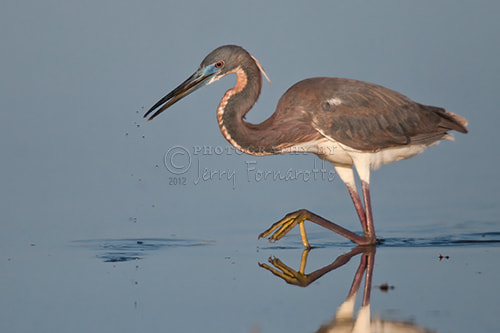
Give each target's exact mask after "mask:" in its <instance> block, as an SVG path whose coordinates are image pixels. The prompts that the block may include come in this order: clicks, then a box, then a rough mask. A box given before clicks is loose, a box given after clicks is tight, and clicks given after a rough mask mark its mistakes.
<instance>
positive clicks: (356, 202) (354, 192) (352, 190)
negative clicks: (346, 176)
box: [347, 185, 368, 234]
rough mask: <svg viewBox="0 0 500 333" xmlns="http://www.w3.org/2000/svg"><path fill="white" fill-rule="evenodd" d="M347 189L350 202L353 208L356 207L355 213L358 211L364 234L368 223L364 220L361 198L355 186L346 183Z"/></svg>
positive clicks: (364, 214)
mask: <svg viewBox="0 0 500 333" xmlns="http://www.w3.org/2000/svg"><path fill="white" fill-rule="evenodd" d="M347 190H348V191H349V194H350V195H351V199H352V202H353V203H354V208H356V213H358V217H359V221H360V222H361V226H362V227H363V232H364V233H365V234H366V233H367V232H368V225H367V222H366V213H365V209H364V208H363V204H362V203H361V199H360V198H359V195H358V191H357V190H356V187H352V186H349V185H347Z"/></svg>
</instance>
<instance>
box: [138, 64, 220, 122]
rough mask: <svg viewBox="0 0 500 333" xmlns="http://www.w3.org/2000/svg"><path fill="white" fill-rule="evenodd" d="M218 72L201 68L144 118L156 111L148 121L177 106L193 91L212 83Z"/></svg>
mask: <svg viewBox="0 0 500 333" xmlns="http://www.w3.org/2000/svg"><path fill="white" fill-rule="evenodd" d="M216 73H217V72H216V71H214V70H213V68H211V67H205V68H201V69H200V70H198V71H196V72H195V73H194V74H193V75H191V76H190V77H189V78H188V79H187V80H186V81H184V82H183V83H181V84H180V85H179V86H178V87H177V88H175V89H174V90H172V91H171V92H169V93H168V94H167V95H166V96H165V97H163V98H162V99H160V100H159V101H158V102H157V103H156V104H155V105H153V106H152V107H151V109H149V110H148V112H146V114H145V115H144V118H146V117H147V116H148V115H149V114H150V113H151V112H153V111H155V110H156V109H158V108H159V109H158V110H156V112H155V113H153V115H152V116H151V117H149V118H148V120H147V121H150V120H151V119H153V118H155V117H156V116H157V115H159V114H160V113H162V112H163V111H165V110H166V109H167V108H169V107H170V106H172V105H173V104H175V103H176V102H177V101H179V100H181V99H182V98H184V97H186V96H187V95H189V94H190V93H192V92H193V91H195V90H196V89H198V88H201V87H203V86H204V85H206V84H208V83H210V78H211V77H212V76H214V75H215V74H216Z"/></svg>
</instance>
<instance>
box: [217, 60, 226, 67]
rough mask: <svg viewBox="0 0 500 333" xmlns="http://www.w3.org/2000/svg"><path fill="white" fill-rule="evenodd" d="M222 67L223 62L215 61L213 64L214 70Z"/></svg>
mask: <svg viewBox="0 0 500 333" xmlns="http://www.w3.org/2000/svg"><path fill="white" fill-rule="evenodd" d="M222 66H224V62H223V61H217V62H216V63H215V68H222Z"/></svg>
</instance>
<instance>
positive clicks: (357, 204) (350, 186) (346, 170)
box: [334, 165, 368, 234]
mask: <svg viewBox="0 0 500 333" xmlns="http://www.w3.org/2000/svg"><path fill="white" fill-rule="evenodd" d="M334 166H335V171H337V174H338V175H339V177H340V179H342V181H343V182H344V183H345V185H346V186H347V190H348V191H349V195H350V196H351V199H352V202H353V203H354V208H356V213H357V214H358V217H359V221H360V222H361V227H363V232H364V233H365V234H367V232H368V225H367V222H366V213H365V208H363V204H362V203H361V199H360V198H359V195H358V190H357V189H356V181H355V180H354V173H353V171H352V167H351V166H349V165H348V166H345V165H334Z"/></svg>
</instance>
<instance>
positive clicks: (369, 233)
mask: <svg viewBox="0 0 500 333" xmlns="http://www.w3.org/2000/svg"><path fill="white" fill-rule="evenodd" d="M361 186H362V188H363V200H364V202H365V214H366V229H365V230H364V232H365V237H366V238H368V239H369V240H371V242H372V243H373V244H375V242H376V237H375V226H374V225H373V214H372V203H371V199H370V184H369V183H368V182H365V181H361ZM354 205H356V203H355V204H354ZM356 209H357V208H356Z"/></svg>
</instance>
